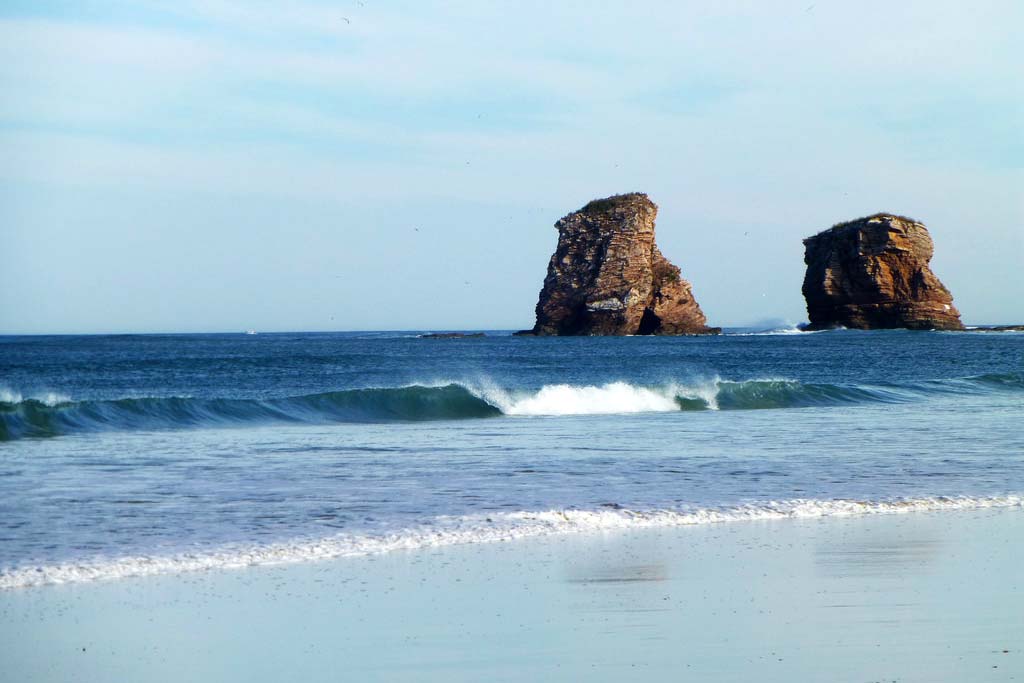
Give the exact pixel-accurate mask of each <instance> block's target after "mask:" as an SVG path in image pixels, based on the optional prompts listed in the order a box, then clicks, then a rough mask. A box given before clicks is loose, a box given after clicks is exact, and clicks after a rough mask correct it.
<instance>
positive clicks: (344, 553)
mask: <svg viewBox="0 0 1024 683" xmlns="http://www.w3.org/2000/svg"><path fill="white" fill-rule="evenodd" d="M1012 508H1016V509H1021V508H1024V496H1021V495H1017V494H1006V495H1000V496H986V497H970V496H932V497H923V498H910V499H888V500H873V501H871V500H869V501H862V500H845V499H837V500H814V499H793V500H787V501H765V502H762V503H747V504H740V505H734V506H721V507H710V508H680V509H656V510H633V509H628V508H623V507H619V506H609V507H605V508H601V509H592V510H588V509H563V510H536V511H520V512H508V513H489V514H487V513H480V514H473V515H466V516H462V517H442V518H438V519H436V520H434V522H433V523H431V524H423V525H420V526H418V527H411V528H404V529H396V530H393V531H390V532H384V533H380V534H376V535H373V534H358V533H350V534H338V535H336V536H329V537H322V538H312V539H301V540H294V541H281V542H272V543H266V544H262V545H259V544H253V545H246V544H230V545H227V546H224V547H222V548H211V549H208V550H205V551H200V552H188V553H178V554H171V555H163V556H159V555H157V556H152V555H144V556H128V557H120V558H112V559H105V560H99V559H95V560H83V561H81V562H78V563H61V564H53V565H46V566H28V567H23V568H20V569H15V570H12V571H8V572H0V595H2V594H3V593H4V592H8V591H19V590H28V589H33V588H45V587H47V586H62V585H70V584H88V583H94V582H108V581H123V580H131V579H139V578H147V577H173V576H176V575H184V574H193V573H200V572H218V571H242V570H247V569H253V568H258V567H279V566H289V565H301V564H309V563H318V562H332V561H338V560H345V559H351V558H360V557H367V556H374V555H384V554H388V553H395V552H405V551H411V552H415V551H425V550H430V549H437V548H448V547H457V546H466V545H480V544H491V543H507V542H521V541H529V540H532V539H542V538H549V537H564V536H584V537H586V536H587V535H593V534H602V533H608V532H629V531H631V530H645V529H674V528H685V527H692V526H706V525H722V524H738V523H758V522H766V521H783V520H806V519H834V518H848V517H873V516H879V515H883V516H884V515H903V514H915V513H928V512H954V511H974V510H984V509H1012Z"/></svg>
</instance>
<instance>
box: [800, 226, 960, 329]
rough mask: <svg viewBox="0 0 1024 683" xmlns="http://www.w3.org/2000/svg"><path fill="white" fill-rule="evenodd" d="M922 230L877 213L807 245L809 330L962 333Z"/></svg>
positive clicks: (807, 241)
mask: <svg viewBox="0 0 1024 683" xmlns="http://www.w3.org/2000/svg"><path fill="white" fill-rule="evenodd" d="M933 249H934V246H933V244H932V238H931V236H930V235H929V234H928V230H927V229H926V228H925V227H924V225H923V224H921V223H918V222H917V221H915V220H912V219H910V218H905V217H903V216H897V215H895V214H889V213H878V214H875V215H874V216H868V217H867V218H860V219H858V220H855V221H850V222H847V223H840V224H838V225H835V226H833V227H832V228H830V229H829V230H825V231H824V232H820V233H818V234H817V235H815V236H813V237H808V238H807V239H805V240H804V262H805V263H806V264H807V274H806V275H805V277H804V286H803V292H804V298H805V299H806V300H807V314H808V316H809V318H810V328H811V329H824V328H829V327H836V326H840V325H841V326H843V327H850V328H858V329H865V330H867V329H875V328H893V327H906V328H909V329H914V330H924V329H939V330H962V329H963V327H964V326H963V323H961V322H960V312H959V311H957V310H956V308H954V307H953V295H952V294H950V293H949V290H948V289H946V288H945V287H944V286H943V285H942V283H941V282H939V279H938V278H937V277H935V274H934V273H932V271H931V269H930V268H929V267H928V262H929V261H930V260H931V258H932V251H933Z"/></svg>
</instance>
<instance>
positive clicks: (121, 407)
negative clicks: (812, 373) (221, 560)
mask: <svg viewBox="0 0 1024 683" xmlns="http://www.w3.org/2000/svg"><path fill="white" fill-rule="evenodd" d="M1021 390H1024V374H1020V373H1006V374H988V375H978V376H974V377H962V378H953V379H944V380H921V381H916V382H904V383H891V384H883V383H879V384H830V383H805V382H800V381H797V380H792V379H785V378H761V379H748V380H739V381H737V380H726V379H721V378H719V377H712V378H709V379H705V380H691V381H689V382H668V383H665V384H661V385H653V386H643V385H638V384H632V383H629V382H623V381H614V382H608V383H605V384H593V385H573V384H550V385H544V386H542V387H540V388H539V389H507V388H503V387H501V386H498V385H495V384H494V383H493V382H483V383H481V382H449V383H445V384H434V385H420V384H415V385H409V386H403V387H390V388H389V387H384V388H380V387H371V388H361V389H347V390H341V391H332V392H326V393H317V394H308V395H302V396H293V397H284V398H264V399H254V398H197V397H181V396H169V397H142V398H138V397H126V398H118V399H92V400H72V399H70V398H68V397H67V396H63V395H60V394H56V393H49V394H43V395H40V396H35V397H30V398H24V397H23V396H22V395H21V394H20V393H18V392H15V391H11V390H4V391H3V393H2V394H0V441H12V440H16V439H24V438H45V437H55V436H62V435H71V434H83V433H94V432H107V431H153V430H166V429H194V428H203V427H206V428H212V427H245V426H253V425H261V424H275V423H276V424H288V423H297V424H332V423H339V424H341V423H367V424H369V423H395V422H425V421H436V420H469V419H481V418H493V417H499V416H508V417H560V416H561V417H564V416H588V415H626V414H638V413H672V412H692V411H709V410H710V411H732V410H766V409H792V408H812V407H830V406H852V405H867V404H885V403H906V402H913V401H922V400H928V399H929V398H930V397H933V396H950V395H953V396H955V395H979V394H986V393H991V392H1018V391H1021Z"/></svg>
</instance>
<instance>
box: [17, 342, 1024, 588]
mask: <svg viewBox="0 0 1024 683" xmlns="http://www.w3.org/2000/svg"><path fill="white" fill-rule="evenodd" d="M1022 425H1024V334H1017V333H938V332H907V331H878V332H855V331H833V332H822V333H815V334H797V333H779V334H739V333H734V334H727V335H724V336H721V337H683V338H670V337H663V338H645V337H631V338H530V337H526V338H523V337H512V336H509V335H508V334H507V333H492V334H491V335H490V336H488V337H485V338H467V339H421V338H417V337H416V336H415V335H414V334H411V333H410V334H402V333H338V334H259V335H240V334H224V335H118V336H80V337H75V336H60V337H3V338H0V587H3V586H7V587H12V586H18V585H30V584H33V583H46V582H50V581H59V580H74V579H77V578H95V577H103V576H118V575H128V574H137V573H147V572H150V571H177V570H182V569H194V568H199V567H207V566H222V565H235V564H246V563H252V562H263V561H288V560H298V559H305V558H313V557H318V556H333V555H338V554H345V553H348V552H362V551H365V550H374V549H385V548H387V547H416V546H418V545H423V544H424V543H432V542H468V541H473V540H490V539H494V538H504V537H510V536H515V535H522V534H529V533H538V532H544V531H545V530H555V531H558V530H579V529H582V530H586V529H588V528H590V529H600V528H608V527H609V526H628V525H629V524H631V523H665V522H668V523H674V522H685V523H690V522H693V521H694V520H695V519H697V520H699V519H703V517H700V516H701V515H705V516H706V515H709V514H711V515H719V517H722V518H730V517H736V516H743V515H752V516H757V515H759V514H782V515H790V514H819V513H822V514H832V513H835V512H837V511H838V512H842V511H844V510H846V509H847V508H846V507H843V506H850V505H855V506H857V505H859V506H861V507H862V508H864V509H868V510H872V509H875V507H877V506H879V505H881V506H885V505H889V504H899V505H909V506H914V505H920V506H924V507H929V506H931V507H934V506H940V507H941V506H954V507H955V506H970V505H979V504H1014V505H1019V504H1020V496H1021V495H1022V494H1024V428H1022ZM865 506H866V507H865ZM872 506H875V507H872ZM858 509H860V508H858ZM552 511H554V512H552ZM566 511H568V512H566ZM855 511H856V510H855ZM687 515H689V516H687ZM694 515H697V517H694Z"/></svg>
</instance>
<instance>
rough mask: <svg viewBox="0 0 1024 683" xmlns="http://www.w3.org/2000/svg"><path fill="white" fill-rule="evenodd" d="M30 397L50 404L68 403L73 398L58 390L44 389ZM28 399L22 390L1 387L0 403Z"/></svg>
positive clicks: (18, 401) (19, 401)
mask: <svg viewBox="0 0 1024 683" xmlns="http://www.w3.org/2000/svg"><path fill="white" fill-rule="evenodd" d="M28 399H31V400H33V401H39V402H40V403H43V404H45V405H48V406H51V407H52V406H55V405H59V404H61V403H67V402H69V401H70V400H71V398H70V397H69V396H67V395H66V394H61V393H58V392H56V391H43V392H39V393H34V394H31V395H30V396H29V397H28ZM25 400H27V399H26V398H25V396H24V395H23V394H22V393H21V392H20V391H14V390H13V389H9V388H7V387H0V403H21V402H22V401H25Z"/></svg>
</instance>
